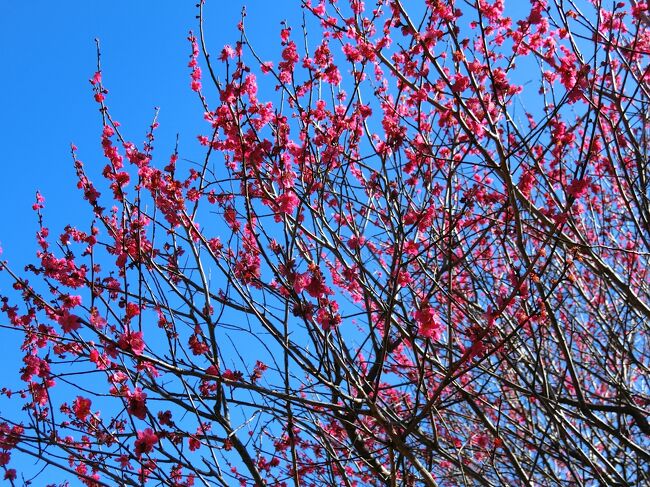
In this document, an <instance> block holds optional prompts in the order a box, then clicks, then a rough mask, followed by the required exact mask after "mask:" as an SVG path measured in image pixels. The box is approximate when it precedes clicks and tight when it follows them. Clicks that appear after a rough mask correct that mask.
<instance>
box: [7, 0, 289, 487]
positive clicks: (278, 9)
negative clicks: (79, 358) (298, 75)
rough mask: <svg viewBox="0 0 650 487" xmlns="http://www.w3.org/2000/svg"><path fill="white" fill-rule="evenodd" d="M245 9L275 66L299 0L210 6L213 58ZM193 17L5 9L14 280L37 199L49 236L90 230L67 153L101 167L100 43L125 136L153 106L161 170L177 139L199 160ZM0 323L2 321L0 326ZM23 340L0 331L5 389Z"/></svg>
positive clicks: (71, 6)
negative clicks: (95, 84)
mask: <svg viewBox="0 0 650 487" xmlns="http://www.w3.org/2000/svg"><path fill="white" fill-rule="evenodd" d="M244 3H245V4H246V5H247V7H248V9H247V10H248V16H247V19H246V22H247V25H248V27H249V29H250V30H249V33H250V34H251V35H252V37H253V41H254V43H255V45H256V47H258V48H260V50H262V51H265V52H268V55H269V56H270V57H277V56H278V53H279V51H280V45H279V43H280V40H279V30H280V22H281V20H283V19H285V18H287V17H288V18H289V19H290V21H291V22H292V23H294V25H295V24H298V23H299V22H300V18H299V17H296V15H298V16H299V15H300V9H299V8H298V7H299V4H300V2H299V0H281V1H265V0H246V1H243V0H228V1H221V0H209V1H208V2H207V6H206V34H207V41H208V43H209V45H210V46H211V50H212V51H213V52H216V53H218V52H219V51H220V50H221V48H222V47H223V45H224V44H226V43H232V44H234V42H235V41H236V40H237V39H238V32H237V30H236V25H237V22H238V21H239V19H240V12H241V8H242V5H243V4H244ZM196 14H197V9H196V8H195V2H194V1H183V2H181V1H178V0H137V1H134V0H111V1H109V2H99V1H95V0H65V1H51V0H34V1H29V2H27V1H24V0H0V66H2V70H1V71H0V147H1V148H2V155H1V156H0V165H1V166H0V170H1V172H0V215H1V216H2V219H1V222H0V247H2V248H3V253H2V255H1V256H0V259H2V260H5V259H6V260H8V261H9V262H10V264H11V266H12V267H13V268H14V269H16V270H17V271H22V269H23V268H24V266H25V265H26V264H27V263H31V262H35V255H34V254H35V252H36V250H37V246H36V241H35V238H34V235H35V232H36V230H37V220H36V216H35V214H34V212H33V211H32V210H31V205H32V203H33V202H34V195H35V192H36V190H39V191H40V192H41V193H42V194H43V195H44V197H45V199H46V208H45V211H44V215H45V219H46V221H45V223H46V225H47V226H48V227H50V229H51V230H52V233H53V234H54V235H58V234H59V233H60V231H61V230H62V229H63V227H64V225H66V224H68V223H70V224H74V225H79V226H80V227H81V228H88V225H89V223H90V221H91V218H92V217H91V215H90V212H89V210H88V205H87V203H86V202H85V201H84V200H83V199H82V195H81V193H80V192H79V191H78V190H77V188H76V178H75V172H74V168H73V163H72V159H71V157H70V143H74V144H76V145H77V146H78V149H79V151H78V155H79V158H80V159H81V160H82V161H84V163H85V165H86V166H87V167H92V166H94V167H95V168H97V167H99V168H101V167H103V166H104V165H105V164H106V161H105V159H103V157H102V155H101V146H100V134H101V118H100V114H99V112H98V110H97V104H96V103H95V101H94V100H93V93H92V90H91V85H90V83H89V82H88V80H89V78H91V77H92V75H93V73H94V72H95V70H96V55H95V52H96V51H95V43H94V38H95V37H98V38H99V39H100V41H101V46H102V68H103V79H104V84H105V86H106V87H107V88H108V89H109V91H110V93H109V95H108V97H107V103H108V106H109V107H110V109H111V113H112V115H113V116H114V118H115V119H117V120H119V121H120V122H121V123H122V126H123V130H124V133H125V134H126V137H127V138H128V139H129V140H132V141H134V142H135V143H137V144H141V142H142V141H143V140H144V136H145V134H146V132H147V129H148V126H149V124H150V123H151V119H152V116H153V113H154V107H160V115H159V122H160V129H159V130H158V131H157V139H156V152H155V157H158V163H161V161H164V162H163V163H166V161H167V160H168V157H169V155H170V154H171V152H172V150H173V146H174V142H175V138H176V134H177V133H178V134H179V135H180V150H181V157H183V156H185V157H191V156H190V155H189V154H192V153H193V154H199V153H201V152H199V149H198V144H197V143H196V136H197V135H198V134H200V133H203V131H204V130H205V127H206V126H207V124H206V123H205V122H204V121H203V117H202V112H203V109H202V108H201V105H200V102H199V100H198V98H197V96H196V94H195V93H193V92H192V91H191V90H190V88H189V79H190V78H189V69H188V67H187V62H188V60H189V58H188V56H189V53H190V45H189V42H188V41H187V40H186V38H187V35H188V31H189V30H190V29H193V30H195V31H196V30H197V27H198V23H197V19H196ZM291 16H293V20H291ZM215 98H216V97H215ZM214 102H216V99H215V100H214ZM9 285H10V282H9V281H8V279H6V276H4V275H2V274H0V294H6V293H9V292H10V289H8V287H9ZM5 322H6V319H5V317H4V316H0V324H2V323H5ZM19 338H20V337H19V336H18V335H17V334H11V333H10V332H8V331H7V330H0V354H1V357H2V358H1V359H0V370H2V380H1V381H0V382H1V384H0V386H10V387H11V386H13V385H16V384H15V380H16V379H17V374H16V373H17V370H18V368H19V367H20V365H21V361H20V355H19V346H20V340H19ZM6 407H11V404H9V403H8V402H7V401H0V408H6ZM31 465H32V463H31V461H26V459H19V457H15V459H14V461H12V465H11V466H12V467H15V468H18V469H19V471H20V470H22V471H23V473H25V474H27V475H28V474H29V473H30V470H34V471H33V472H32V473H36V471H37V470H38V469H37V467H32V466H31ZM53 474H54V471H52V470H48V471H47V473H46V474H45V475H44V476H41V477H39V478H38V479H37V480H36V482H37V484H38V485H45V483H44V482H45V481H48V482H54V481H62V480H64V479H67V478H68V477H69V476H68V475H65V474H62V475H60V476H59V475H57V476H56V477H57V478H53V477H51V475H53ZM27 478H29V477H27ZM72 485H78V484H76V483H75V482H74V481H73V483H72Z"/></svg>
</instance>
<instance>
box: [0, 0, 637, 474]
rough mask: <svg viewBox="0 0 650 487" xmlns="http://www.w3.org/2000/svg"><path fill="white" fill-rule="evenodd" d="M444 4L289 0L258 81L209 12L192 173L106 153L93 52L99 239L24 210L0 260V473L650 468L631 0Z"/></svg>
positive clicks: (108, 129) (142, 153) (194, 66)
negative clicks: (14, 262) (213, 51)
mask: <svg viewBox="0 0 650 487" xmlns="http://www.w3.org/2000/svg"><path fill="white" fill-rule="evenodd" d="M344 3H345V2H344ZM456 3H457V4H456V5H454V2H453V1H452V0H426V1H424V2H421V3H420V2H404V1H400V0H379V1H378V2H377V4H376V5H372V6H371V5H366V6H365V7H364V4H363V3H362V2H360V1H358V0H351V1H350V2H349V3H345V4H341V3H339V2H337V1H335V0H330V1H329V2H325V1H321V2H320V3H318V4H316V3H312V2H309V1H306V2H305V3H304V4H303V5H302V8H303V10H304V12H305V14H306V15H305V17H306V20H305V26H303V27H305V30H301V28H300V27H301V26H289V25H283V26H282V29H281V30H280V37H279V39H278V44H279V45H280V49H281V55H280V58H279V61H277V62H276V63H273V62H270V61H267V60H265V59H263V58H262V57H261V56H260V55H259V54H258V53H257V51H256V50H255V46H254V43H250V42H249V41H248V38H247V30H246V26H245V23H244V18H242V22H241V24H240V32H241V37H240V39H239V41H238V42H236V43H233V45H232V47H231V46H226V47H224V48H223V50H221V51H220V53H219V55H218V56H214V57H210V56H209V54H208V51H209V49H208V46H206V42H205V41H204V35H203V12H202V4H201V5H199V6H198V8H199V22H200V29H199V31H198V33H197V35H196V36H195V35H192V34H190V37H189V41H190V44H191V56H190V63H189V66H190V74H191V81H190V82H191V89H192V90H194V91H195V92H196V93H197V96H198V100H199V103H200V106H201V109H202V111H203V112H204V113H203V117H204V118H205V121H206V128H205V133H204V134H202V135H200V136H199V138H198V140H199V142H200V145H201V147H202V148H203V153H204V158H203V160H202V161H200V163H197V164H183V163H182V162H181V161H180V160H179V158H178V155H177V154H176V153H174V154H172V155H171V157H169V158H168V159H166V160H165V161H164V162H161V163H156V160H157V159H156V158H154V151H153V149H154V147H153V146H154V134H155V129H156V127H157V123H156V122H155V121H154V123H153V124H152V125H151V129H150V132H149V135H148V137H147V140H146V141H145V142H144V144H142V145H136V144H134V143H132V142H130V141H128V140H125V138H124V137H123V136H122V133H121V132H120V125H119V123H118V122H117V121H116V120H115V119H114V118H112V115H111V112H110V111H109V109H108V106H107V104H106V103H107V99H106V94H107V93H108V92H107V90H106V89H105V87H104V84H103V82H102V71H101V67H100V65H99V55H98V70H97V72H96V73H95V75H94V76H93V77H92V79H91V84H92V87H93V90H94V96H95V100H96V102H97V103H98V105H99V107H100V113H101V121H102V124H103V129H102V138H101V143H102V147H103V152H104V155H105V157H106V162H105V163H103V164H99V165H98V164H97V163H92V164H88V165H84V164H83V163H82V162H81V161H80V160H79V158H78V155H77V154H78V152H77V149H76V148H75V147H73V148H72V157H73V160H74V164H75V167H76V170H77V176H78V183H77V186H78V188H79V189H80V191H81V194H82V196H83V198H84V199H85V200H86V201H87V204H88V205H90V208H91V209H92V212H93V214H94V220H93V221H92V222H88V223H87V224H85V225H81V226H68V227H66V228H65V230H64V231H63V232H62V233H61V234H60V235H52V234H50V232H49V231H48V228H47V227H46V226H45V218H44V216H43V215H44V213H45V212H46V211H47V209H46V208H45V209H44V200H43V198H42V197H41V196H40V195H39V196H38V199H37V201H36V203H35V205H34V210H35V211H36V213H37V217H38V222H39V231H38V233H37V243H38V253H37V260H36V262H35V263H34V264H33V265H31V266H28V268H27V269H26V271H25V272H24V273H18V272H16V271H15V270H12V268H11V267H10V266H9V265H8V264H7V263H3V267H2V271H3V275H4V277H5V279H4V280H3V283H6V282H10V281H11V282H13V287H14V289H15V290H16V291H17V293H13V294H12V295H13V299H10V297H3V298H2V311H3V312H4V314H5V316H6V319H7V320H8V323H9V326H10V327H11V328H14V329H16V330H19V331H21V332H22V333H23V336H24V341H23V344H22V352H23V364H22V369H21V376H20V379H21V380H22V381H23V384H24V385H23V386H22V388H20V390H9V389H7V388H5V389H3V393H4V394H5V395H6V396H7V397H8V398H10V401H11V403H12V404H13V405H14V408H12V409H11V410H2V411H0V416H1V417H0V465H1V466H2V468H4V471H5V478H6V479H9V480H10V481H11V482H12V483H16V482H18V481H19V480H20V479H25V480H28V479H30V478H31V477H32V476H33V474H34V473H36V472H34V471H31V472H30V471H20V468H18V467H17V465H18V463H19V461H18V459H19V458H20V457H22V456H25V455H31V456H35V457H39V458H40V461H41V462H43V463H44V464H45V465H48V466H49V467H48V468H54V469H60V470H61V471H63V472H68V475H69V477H70V478H75V477H76V478H78V479H80V480H81V481H83V482H84V483H85V484H87V485H105V484H110V485H118V484H119V485H140V484H144V483H145V482H147V481H149V482H150V483H151V484H153V485H175V486H180V485H225V486H227V485H237V484H241V485H294V486H299V485H301V486H307V485H313V486H323V485H335V486H339V485H346V486H353V485H394V486H397V485H429V486H434V485H453V486H455V485H506V484H512V485H640V484H642V483H644V482H649V481H650V470H649V468H648V464H649V462H648V461H649V460H650V458H649V454H648V448H649V447H650V441H649V434H650V424H649V423H648V419H647V418H648V416H649V411H648V406H649V405H650V395H649V390H648V375H647V373H648V366H649V365H650V356H649V347H648V327H649V325H648V324H649V323H650V287H649V283H650V276H649V275H648V274H649V269H650V267H649V265H648V264H649V259H650V190H649V184H650V181H649V178H650V168H649V162H648V143H649V141H650V139H649V136H650V133H649V129H650V124H649V120H648V114H649V113H650V110H649V107H650V97H649V84H648V82H649V81H650V68H649V67H648V53H649V52H650V29H649V23H650V16H649V14H648V7H647V5H646V4H645V3H641V2H640V1H634V0H632V1H628V2H621V3H616V2H614V3H608V4H607V5H606V4H605V3H604V2H601V0H592V1H579V0H575V2H574V1H570V2H566V1H563V0H550V1H546V0H535V1H532V2H531V5H530V6H527V11H526V13H525V14H524V15H522V16H521V19H520V20H513V19H512V18H511V14H510V13H509V11H508V10H507V9H506V10H504V5H503V3H504V2H503V1H502V0H496V1H491V0H477V1H471V2H456ZM297 7H298V6H297V5H296V8H297ZM306 26H310V29H314V28H315V29H320V31H319V32H318V34H317V35H307V34H306ZM311 32H314V30H311ZM254 73H257V77H259V81H258V79H257V78H256V74H254ZM258 82H259V83H260V87H262V86H268V87H270V89H269V90H267V91H268V92H269V93H271V96H270V98H271V101H266V100H265V99H263V98H262V95H261V93H262V92H263V91H264V90H262V88H260V90H259V92H258ZM273 89H274V90H275V91H273ZM156 157H158V156H156ZM5 294H7V292H5ZM17 297H19V299H17ZM3 333H8V332H5V331H3ZM21 408H22V412H20V410H21ZM39 468H40V467H39ZM48 471H49V470H48Z"/></svg>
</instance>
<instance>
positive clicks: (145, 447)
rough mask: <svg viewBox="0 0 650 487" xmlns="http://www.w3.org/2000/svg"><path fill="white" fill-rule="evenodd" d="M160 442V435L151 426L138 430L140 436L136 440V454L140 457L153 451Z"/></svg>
mask: <svg viewBox="0 0 650 487" xmlns="http://www.w3.org/2000/svg"><path fill="white" fill-rule="evenodd" d="M157 444H158V435H156V433H154V431H153V430H152V429H151V428H146V429H145V430H144V431H138V438H137V439H136V440H135V445H134V446H135V448H134V451H133V452H134V453H135V455H136V456H137V457H138V458H140V457H141V456H142V455H144V454H147V453H151V452H152V451H153V449H154V446H156V445H157Z"/></svg>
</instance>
